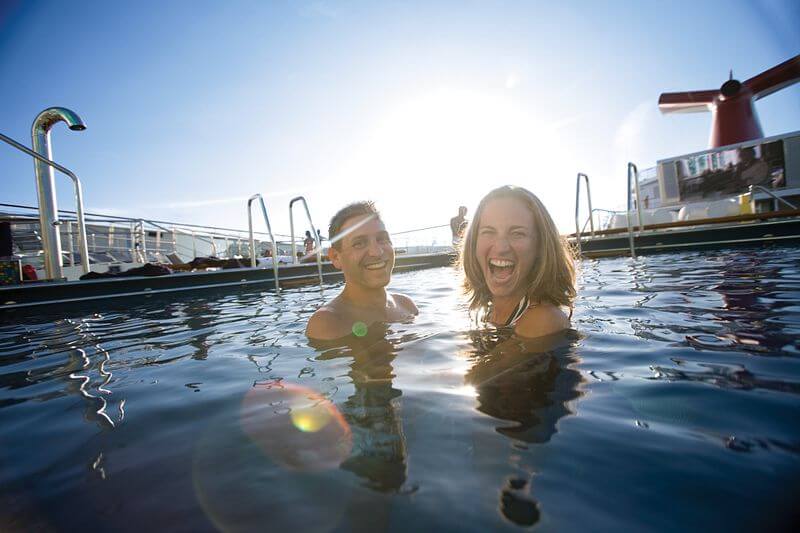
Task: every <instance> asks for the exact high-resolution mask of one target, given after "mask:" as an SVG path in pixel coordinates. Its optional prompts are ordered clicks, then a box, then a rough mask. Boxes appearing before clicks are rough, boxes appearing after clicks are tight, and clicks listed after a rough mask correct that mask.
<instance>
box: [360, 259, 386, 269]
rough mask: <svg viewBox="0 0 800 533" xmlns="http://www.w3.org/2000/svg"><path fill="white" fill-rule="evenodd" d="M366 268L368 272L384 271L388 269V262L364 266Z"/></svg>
mask: <svg viewBox="0 0 800 533" xmlns="http://www.w3.org/2000/svg"><path fill="white" fill-rule="evenodd" d="M364 268H366V269H367V270H382V269H384V268H386V261H381V262H380V263H370V264H369V265H364Z"/></svg>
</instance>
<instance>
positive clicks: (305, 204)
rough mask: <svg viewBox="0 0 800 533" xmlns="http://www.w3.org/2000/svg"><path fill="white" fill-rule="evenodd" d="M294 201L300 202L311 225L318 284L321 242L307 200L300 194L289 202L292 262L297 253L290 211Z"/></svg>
mask: <svg viewBox="0 0 800 533" xmlns="http://www.w3.org/2000/svg"><path fill="white" fill-rule="evenodd" d="M295 202H302V203H303V207H304V208H305V211H306V217H307V218H308V225H309V226H311V236H312V237H313V238H314V243H315V244H316V246H315V252H316V256H317V271H318V272H319V284H320V285H322V283H323V281H322V243H320V242H319V241H320V239H319V233H317V229H316V228H315V227H314V222H313V221H312V220H311V211H309V210H308V202H306V199H305V198H303V197H302V196H298V197H296V198H292V200H291V201H290V202H289V229H290V231H291V239H292V262H293V263H294V262H296V260H297V254H296V253H295V247H294V213H293V211H292V207H293V206H294V203H295Z"/></svg>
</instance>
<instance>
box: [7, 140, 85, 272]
mask: <svg viewBox="0 0 800 533" xmlns="http://www.w3.org/2000/svg"><path fill="white" fill-rule="evenodd" d="M0 140H2V141H5V142H6V143H7V144H10V145H11V146H13V147H14V148H16V149H17V150H20V151H22V152H25V153H26V154H28V155H29V156H31V157H33V158H34V159H36V160H37V161H40V162H42V163H44V164H45V165H49V166H51V167H53V168H54V169H56V170H58V171H60V172H62V173H63V174H66V175H67V176H69V178H71V179H72V183H73V186H74V189H75V204H76V205H75V212H76V217H77V219H78V246H79V248H80V252H81V270H83V273H84V274H88V273H89V272H90V271H91V267H90V265H89V244H88V242H87V240H86V222H85V221H84V218H83V192H82V188H81V180H80V179H78V176H76V175H75V173H74V172H72V171H71V170H69V169H68V168H65V167H62V166H61V165H59V164H58V163H56V162H54V161H50V160H49V159H47V158H46V157H44V156H43V155H41V154H38V153H36V152H34V151H33V150H31V149H30V148H28V147H27V146H25V145H24V144H20V143H18V142H17V141H15V140H14V139H12V138H10V137H6V136H5V135H3V134H2V133H0ZM54 223H55V222H54ZM58 260H59V261H60V260H61V258H59V259H58Z"/></svg>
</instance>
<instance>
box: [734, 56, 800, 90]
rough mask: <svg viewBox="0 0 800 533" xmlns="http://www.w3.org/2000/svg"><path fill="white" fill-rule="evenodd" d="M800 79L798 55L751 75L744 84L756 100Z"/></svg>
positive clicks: (799, 59) (799, 57) (799, 58)
mask: <svg viewBox="0 0 800 533" xmlns="http://www.w3.org/2000/svg"><path fill="white" fill-rule="evenodd" d="M798 81H800V56H795V57H793V58H791V59H790V60H788V61H785V62H783V63H781V64H780V65H778V66H776V67H772V68H771V69H769V70H765V71H764V72H762V73H761V74H758V75H756V76H753V77H752V78H750V79H749V80H747V81H746V82H744V84H745V85H746V86H747V87H748V88H749V89H750V90H751V91H753V98H754V99H755V100H758V99H759V98H764V97H765V96H768V95H770V94H772V93H774V92H776V91H780V90H781V89H783V88H785V87H788V86H789V85H792V84H793V83H797V82H798Z"/></svg>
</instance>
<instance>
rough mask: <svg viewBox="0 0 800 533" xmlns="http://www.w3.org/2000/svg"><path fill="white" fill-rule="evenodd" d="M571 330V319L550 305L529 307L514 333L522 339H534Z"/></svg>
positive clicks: (543, 304) (542, 304)
mask: <svg viewBox="0 0 800 533" xmlns="http://www.w3.org/2000/svg"><path fill="white" fill-rule="evenodd" d="M567 328H569V318H568V317H567V315H566V313H564V311H562V310H561V309H560V308H558V307H557V306H555V305H553V304H549V303H540V304H539V305H536V306H533V307H529V308H528V310H527V311H525V313H524V314H523V315H522V316H521V317H520V319H519V321H518V322H517V324H516V326H515V327H514V333H516V334H517V335H519V336H520V337H526V338H529V339H533V338H536V337H542V336H544V335H552V334H553V333H558V332H559V331H563V330H565V329H567Z"/></svg>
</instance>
